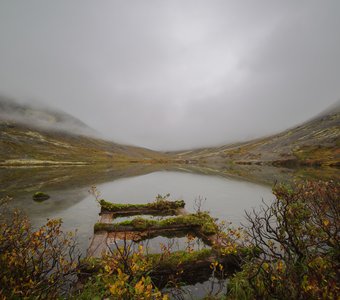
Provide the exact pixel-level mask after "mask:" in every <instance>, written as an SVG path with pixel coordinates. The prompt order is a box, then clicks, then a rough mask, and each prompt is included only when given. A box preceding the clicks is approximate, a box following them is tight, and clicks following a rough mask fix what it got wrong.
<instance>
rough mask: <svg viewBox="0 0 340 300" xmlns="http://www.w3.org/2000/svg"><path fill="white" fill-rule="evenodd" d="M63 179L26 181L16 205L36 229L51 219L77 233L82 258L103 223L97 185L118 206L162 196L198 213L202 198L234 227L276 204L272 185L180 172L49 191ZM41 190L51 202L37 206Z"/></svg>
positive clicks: (153, 174)
mask: <svg viewBox="0 0 340 300" xmlns="http://www.w3.org/2000/svg"><path fill="white" fill-rule="evenodd" d="M69 170H70V171H72V169H69ZM24 171H26V170H24ZM64 177H65V175H64ZM58 179H59V180H60V175H58V176H57V177H55V178H54V177H53V176H50V177H49V178H48V180H46V179H45V181H44V182H42V183H41V186H34V185H33V186H32V187H31V186H30V185H29V183H28V182H27V181H29V178H26V182H25V186H26V187H27V186H29V187H30V188H26V190H22V191H21V193H19V195H17V196H14V197H15V199H14V200H13V204H14V205H15V206H17V207H20V208H24V211H25V212H26V213H27V214H28V215H29V217H30V218H31V220H32V222H33V224H34V225H36V226H38V225H40V224H43V223H44V222H45V221H46V219H47V218H62V219H63V227H64V229H65V230H74V229H77V230H78V232H77V236H78V240H79V243H80V246H81V249H82V252H83V253H85V252H86V249H87V247H88V243H89V239H90V238H91V237H92V233H93V225H94V224H95V223H96V222H97V221H98V218H99V216H98V213H99V210H100V208H99V205H98V204H97V203H96V201H95V199H94V197H93V196H92V195H90V194H89V193H88V190H89V189H90V187H91V185H92V184H95V185H96V186H97V189H98V190H99V191H100V193H101V198H103V199H105V200H107V201H111V202H115V203H147V202H151V201H153V200H154V199H155V197H156V196H157V195H158V194H160V195H165V194H167V193H170V199H173V200H176V199H183V200H184V201H185V202H186V209H187V210H188V211H189V212H194V211H195V200H197V199H202V200H201V202H202V208H201V209H203V210H207V211H209V212H210V213H211V215H212V216H213V217H216V218H219V219H220V220H227V221H230V222H233V223H234V224H235V225H239V224H240V223H241V222H242V221H244V211H245V210H251V209H252V208H257V207H259V205H260V204H261V201H262V200H264V201H266V202H268V201H272V199H273V195H272V192H271V188H270V186H268V185H263V184H256V183H252V182H249V181H242V180H239V179H230V178H225V177H221V176H217V175H202V174H195V173H185V172H179V171H155V172H152V173H149V174H144V175H136V176H133V175H131V174H130V177H125V178H124V177H123V178H114V179H113V180H108V181H106V182H96V181H95V178H93V182H92V183H90V182H89V183H88V184H87V185H86V184H85V186H82V187H79V184H78V185H77V184H74V185H71V186H67V187H65V186H62V188H56V187H51V186H49V184H50V183H51V182H52V183H53V181H56V182H57V181H58ZM108 179H109V178H108ZM32 180H33V179H32ZM44 186H46V187H45V188H44ZM18 188H19V187H18ZM36 190H43V191H44V192H47V193H48V194H49V195H50V196H51V198H50V199H48V200H47V201H44V202H41V203H39V202H35V201H33V200H32V194H33V193H34V191H36Z"/></svg>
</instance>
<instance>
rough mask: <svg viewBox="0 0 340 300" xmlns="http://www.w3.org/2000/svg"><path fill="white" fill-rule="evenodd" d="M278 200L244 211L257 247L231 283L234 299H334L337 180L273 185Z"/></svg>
mask: <svg viewBox="0 0 340 300" xmlns="http://www.w3.org/2000/svg"><path fill="white" fill-rule="evenodd" d="M273 192H274V195H275V196H276V200H275V201H274V202H273V203H272V204H271V205H264V206H263V207H262V208H261V210H260V211H253V212H252V213H247V221H248V222H249V224H250V226H249V227H248V236H249V240H250V242H251V244H252V245H253V246H254V247H255V248H256V249H257V251H256V252H254V253H253V255H252V256H250V257H248V259H247V260H246V261H245V262H244V264H243V267H242V271H241V272H239V273H237V274H235V276H234V277H233V278H232V280H231V283H230V289H231V290H230V297H231V298H234V299H336V297H337V295H339V293H340V289H339V285H338V283H339V279H340V272H339V270H340V262H339V258H340V203H339V184H338V183H334V182H326V183H324V182H307V183H303V184H299V185H297V186H296V187H295V188H294V189H293V190H291V189H288V188H287V187H284V186H277V187H275V188H274V190H273Z"/></svg>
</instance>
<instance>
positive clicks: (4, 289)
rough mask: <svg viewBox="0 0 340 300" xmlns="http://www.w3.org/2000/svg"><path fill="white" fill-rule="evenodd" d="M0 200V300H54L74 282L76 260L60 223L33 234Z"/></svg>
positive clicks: (71, 240) (70, 239)
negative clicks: (28, 299)
mask: <svg viewBox="0 0 340 300" xmlns="http://www.w3.org/2000/svg"><path fill="white" fill-rule="evenodd" d="M7 201H8V199H2V200H0V299H1V298H4V299H22V298H30V299H55V298H57V297H59V296H60V295H63V294H67V293H68V292H69V290H70V288H71V286H72V284H73V283H74V281H75V280H76V278H77V277H76V274H77V269H78V263H79V256H78V255H77V250H76V241H75V238H74V236H73V235H72V234H70V233H68V234H65V233H63V232H62V231H61V220H48V221H47V223H46V224H45V225H43V226H42V227H40V228H39V229H37V230H34V229H33V228H32V225H31V223H30V222H29V220H28V218H27V217H26V216H24V215H23V214H21V213H20V212H19V211H17V210H15V211H13V210H10V209H7V203H6V202H7Z"/></svg>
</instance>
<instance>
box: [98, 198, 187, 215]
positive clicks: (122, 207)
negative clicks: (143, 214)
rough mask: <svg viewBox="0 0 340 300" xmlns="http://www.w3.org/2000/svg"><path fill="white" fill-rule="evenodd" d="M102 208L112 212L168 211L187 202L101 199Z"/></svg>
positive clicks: (181, 206)
mask: <svg viewBox="0 0 340 300" xmlns="http://www.w3.org/2000/svg"><path fill="white" fill-rule="evenodd" d="M99 204H100V206H101V208H102V210H105V211H110V212H122V211H126V212H128V211H131V210H157V211H167V210H175V209H178V208H183V207H184V206H185V202H184V201H183V200H176V201H168V200H156V201H155V202H152V203H146V204H118V203H111V202H107V201H105V200H104V199H102V200H100V201H99Z"/></svg>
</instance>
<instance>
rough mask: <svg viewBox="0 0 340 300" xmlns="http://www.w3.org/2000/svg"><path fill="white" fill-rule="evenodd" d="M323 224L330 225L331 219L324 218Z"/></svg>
mask: <svg viewBox="0 0 340 300" xmlns="http://www.w3.org/2000/svg"><path fill="white" fill-rule="evenodd" d="M322 224H323V225H324V226H326V227H328V226H329V220H328V219H324V220H322Z"/></svg>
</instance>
